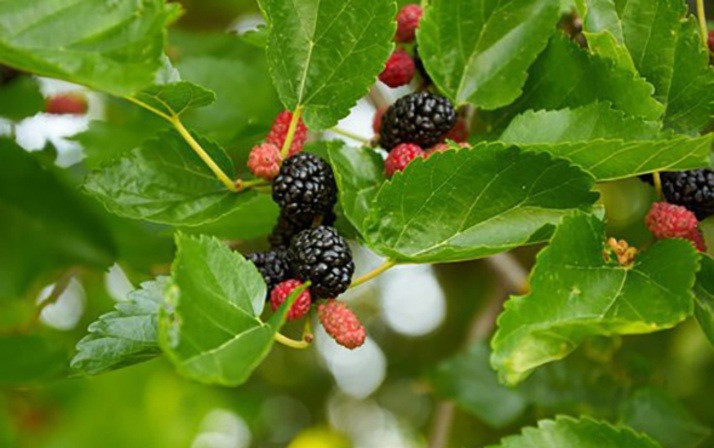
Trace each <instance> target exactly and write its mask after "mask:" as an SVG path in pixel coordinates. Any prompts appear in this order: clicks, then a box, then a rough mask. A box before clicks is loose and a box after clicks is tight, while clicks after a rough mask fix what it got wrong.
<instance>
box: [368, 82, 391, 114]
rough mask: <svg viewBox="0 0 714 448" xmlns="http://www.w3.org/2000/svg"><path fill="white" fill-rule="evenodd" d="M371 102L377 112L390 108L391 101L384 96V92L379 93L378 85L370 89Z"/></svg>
mask: <svg viewBox="0 0 714 448" xmlns="http://www.w3.org/2000/svg"><path fill="white" fill-rule="evenodd" d="M369 100H370V101H371V102H372V104H373V105H374V107H375V108H376V109H377V110H379V109H386V108H387V107H389V101H387V99H386V98H385V97H384V95H382V92H380V91H379V87H377V85H376V84H375V85H373V86H372V88H371V89H369Z"/></svg>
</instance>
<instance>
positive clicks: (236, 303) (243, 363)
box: [159, 234, 297, 386]
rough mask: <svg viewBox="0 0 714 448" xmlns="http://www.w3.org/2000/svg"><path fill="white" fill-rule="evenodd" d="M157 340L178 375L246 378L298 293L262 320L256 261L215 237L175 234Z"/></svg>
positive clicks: (229, 381) (219, 380) (230, 380)
mask: <svg viewBox="0 0 714 448" xmlns="http://www.w3.org/2000/svg"><path fill="white" fill-rule="evenodd" d="M176 244H177V246H178V253H177V256H176V259H175V260H174V264H173V266H172V269H171V271H172V286H171V287H170V289H169V292H168V293H167V298H166V303H165V304H164V308H162V310H161V312H160V317H159V334H160V338H159V339H160V344H161V348H162V349H163V351H164V352H165V353H166V354H167V355H168V356H169V359H171V361H172V362H173V363H174V364H175V365H176V367H177V369H178V371H179V372H180V373H182V374H183V375H185V376H187V377H189V378H192V379H194V380H197V381H201V382H204V383H210V384H221V385H225V386H237V385H239V384H242V383H243V382H245V381H246V380H247V379H248V377H249V376H250V374H251V373H252V372H253V370H254V369H255V368H256V367H257V366H258V364H260V362H261V361H262V360H263V358H265V356H267V354H268V352H269V351H270V348H271V347H272V345H273V340H274V336H275V333H276V332H277V331H278V329H279V328H280V326H281V325H282V323H283V322H284V321H285V318H286V316H287V311H288V309H289V308H290V306H292V303H293V302H294V300H295V298H297V294H293V296H291V297H290V298H288V300H286V301H285V303H284V304H283V306H282V307H281V308H280V309H279V310H278V312H276V313H275V314H274V315H273V317H272V318H271V319H270V321H268V322H267V323H265V322H263V321H261V320H260V318H259V315H260V313H261V311H262V309H263V306H264V304H265V294H266V286H265V283H264V282H263V278H262V277H261V275H260V273H259V272H258V270H257V269H256V268H255V266H254V265H253V264H252V263H251V262H250V261H247V260H246V259H245V258H243V256H241V255H240V254H238V253H237V252H233V251H231V250H230V249H229V248H228V247H227V246H226V245H225V244H223V243H221V242H220V241H219V240H217V239H214V238H208V237H190V236H185V235H183V234H178V236H177V237H176Z"/></svg>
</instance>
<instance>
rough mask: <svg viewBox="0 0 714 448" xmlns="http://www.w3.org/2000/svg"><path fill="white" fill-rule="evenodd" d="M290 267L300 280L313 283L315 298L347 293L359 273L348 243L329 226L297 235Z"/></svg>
mask: <svg viewBox="0 0 714 448" xmlns="http://www.w3.org/2000/svg"><path fill="white" fill-rule="evenodd" d="M288 264H289V266H290V269H291V270H292V272H293V273H294V274H295V276H296V277H297V278H299V279H300V280H302V281H307V280H310V281H311V282H312V285H311V287H310V291H311V292H312V295H313V296H314V298H328V297H337V296H338V295H340V294H342V293H343V292H345V291H346V290H347V288H348V287H349V285H350V282H351V281H352V274H354V270H355V265H354V263H353V261H352V252H351V251H350V248H349V246H348V245H347V242H345V240H344V239H343V238H342V237H341V236H340V235H339V234H338V233H337V230H335V229H334V228H333V227H328V226H319V227H316V228H314V229H307V230H303V231H302V232H300V233H299V234H297V235H296V236H295V238H293V240H292V243H291V244H290V249H289V250H288Z"/></svg>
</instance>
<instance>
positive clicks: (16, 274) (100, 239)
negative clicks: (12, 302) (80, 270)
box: [0, 139, 115, 300]
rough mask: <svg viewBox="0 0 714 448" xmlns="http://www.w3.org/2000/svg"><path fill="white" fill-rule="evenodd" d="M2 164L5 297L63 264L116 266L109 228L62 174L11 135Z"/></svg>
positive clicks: (0, 291)
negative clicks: (40, 161)
mask: <svg viewBox="0 0 714 448" xmlns="http://www.w3.org/2000/svg"><path fill="white" fill-rule="evenodd" d="M0 165H1V166H2V167H3V169H4V171H3V174H2V176H0V217H2V218H0V247H2V250H0V300H2V299H6V298H18V297H20V296H21V295H23V294H25V293H26V292H27V290H28V288H29V287H30V286H32V284H33V283H34V282H35V281H36V280H37V279H38V278H40V277H41V276H42V275H45V274H47V273H49V272H50V271H53V270H56V269H59V268H67V267H70V266H73V265H85V266H91V267H104V266H107V265H109V264H111V262H112V259H113V257H114V254H115V247H114V243H113V241H112V238H111V236H110V234H109V232H108V230H107V228H106V226H105V225H104V223H103V222H102V220H101V218H100V217H99V216H98V215H97V214H96V213H95V212H94V210H92V208H91V207H90V206H89V204H87V203H86V202H85V198H83V197H82V196H81V195H79V194H78V193H77V192H76V191H75V190H74V189H73V188H71V187H69V186H68V185H67V184H66V183H65V182H64V180H63V179H62V178H61V177H60V174H59V172H55V171H54V168H44V167H43V166H41V165H40V163H39V162H38V161H37V160H36V159H35V158H34V157H33V156H32V155H31V154H30V153H28V152H26V151H24V150H23V149H21V148H20V147H18V146H17V145H16V144H15V143H14V142H13V141H11V140H8V139H0ZM60 236H61V237H60Z"/></svg>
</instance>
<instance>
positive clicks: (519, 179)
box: [365, 145, 597, 263]
mask: <svg viewBox="0 0 714 448" xmlns="http://www.w3.org/2000/svg"><path fill="white" fill-rule="evenodd" d="M592 186H593V179H592V178H591V177H590V176H589V175H588V174H586V173H584V172H582V171H580V170H579V169H578V168H576V167H574V166H572V165H569V164H568V163H567V162H566V161H564V160H557V159H552V158H551V157H550V156H548V155H547V154H534V153H527V152H522V151H520V150H518V149H517V148H503V147H502V146H501V145H476V146H475V147H474V148H472V149H463V150H451V151H446V152H443V153H439V154H435V155H432V156H431V157H430V158H429V159H428V160H427V161H426V162H424V161H422V160H415V161H413V162H412V163H411V164H410V165H409V166H408V167H407V169H406V170H405V171H404V172H403V173H397V174H396V175H395V176H394V177H392V179H391V181H390V182H387V183H385V184H384V186H383V187H382V188H381V189H380V191H379V193H378V194H377V196H376V197H375V198H374V200H373V204H372V206H371V207H370V213H369V216H368V217H367V221H366V223H365V228H366V235H365V236H366V239H367V242H368V244H369V246H370V247H371V248H372V249H374V250H376V251H378V252H380V253H382V254H383V255H386V256H388V257H391V258H394V259H395V260H398V261H407V262H418V263H428V262H451V261H459V260H469V259H476V258H481V257H485V256H488V255H492V254H495V253H499V252H503V251H506V250H509V249H512V248H514V247H517V246H520V245H523V244H526V243H528V242H529V241H531V238H534V237H535V236H536V235H538V232H539V231H540V230H541V229H543V228H544V227H548V226H550V225H553V224H556V223H557V222H559V221H560V219H561V218H562V217H563V216H564V215H565V214H567V213H568V212H569V210H572V209H588V208H589V207H590V206H591V204H592V203H593V202H594V201H595V199H596V198H597V195H596V194H595V193H593V192H591V191H590V189H591V188H592Z"/></svg>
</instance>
